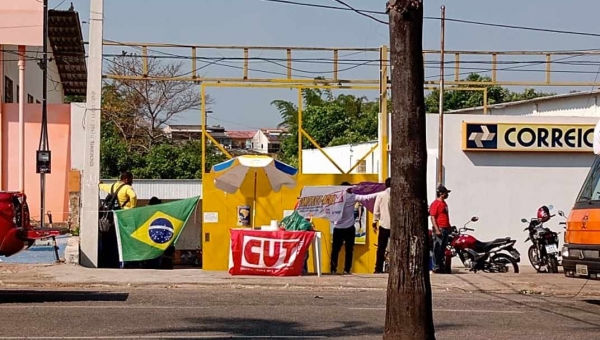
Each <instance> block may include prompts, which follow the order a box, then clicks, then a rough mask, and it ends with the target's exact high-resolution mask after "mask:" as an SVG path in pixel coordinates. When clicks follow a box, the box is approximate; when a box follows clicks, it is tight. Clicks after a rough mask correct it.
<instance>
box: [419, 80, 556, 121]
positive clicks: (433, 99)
mask: <svg viewBox="0 0 600 340" xmlns="http://www.w3.org/2000/svg"><path fill="white" fill-rule="evenodd" d="M464 80H465V81H471V82H485V81H491V78H490V77H487V76H481V75H479V74H477V73H472V74H470V75H469V76H468V77H466V78H465V79H464ZM469 87H480V88H484V87H486V86H485V85H469ZM487 92H488V94H487V95H488V105H492V104H500V103H507V102H514V101H519V100H527V99H534V98H538V97H545V96H551V95H554V93H545V92H538V91H536V90H535V89H532V88H526V89H525V90H524V91H523V92H512V91H509V90H508V89H505V88H503V87H501V86H497V85H496V86H487ZM439 98H440V92H439V91H438V90H433V91H431V92H430V93H429V94H428V95H427V96H426V97H425V106H426V109H427V112H428V113H437V112H439V105H440V104H439ZM477 106H483V91H462V90H458V91H452V90H451V88H449V89H447V90H446V91H445V92H444V111H451V110H460V109H466V108H471V107H477Z"/></svg>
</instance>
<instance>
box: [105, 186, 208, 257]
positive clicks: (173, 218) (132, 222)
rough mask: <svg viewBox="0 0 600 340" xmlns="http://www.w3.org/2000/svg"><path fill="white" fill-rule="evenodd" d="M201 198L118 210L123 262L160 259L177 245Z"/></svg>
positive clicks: (120, 253)
mask: <svg viewBox="0 0 600 340" xmlns="http://www.w3.org/2000/svg"><path fill="white" fill-rule="evenodd" d="M199 198H200V197H193V198H188V199H184V200H178V201H174V202H169V203H164V204H157V205H149V206H145V207H141V208H135V209H128V210H118V211H115V213H114V216H115V226H116V230H117V240H118V242H119V259H120V261H121V262H127V261H143V260H150V259H154V258H157V257H159V256H161V255H162V254H163V252H164V251H165V249H167V248H168V247H169V246H170V245H171V244H173V243H175V242H176V241H177V239H178V238H179V235H180V234H181V230H182V229H183V227H184V226H185V224H186V222H187V221H188V219H189V218H190V216H191V215H192V212H193V211H194V208H196V205H197V204H198V200H199Z"/></svg>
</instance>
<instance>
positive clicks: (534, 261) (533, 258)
mask: <svg viewBox="0 0 600 340" xmlns="http://www.w3.org/2000/svg"><path fill="white" fill-rule="evenodd" d="M527 255H528V256H529V262H530V263H531V266H532V267H533V269H535V271H537V272H538V273H540V272H541V271H542V265H541V262H542V260H541V259H540V252H539V251H538V249H537V247H536V246H535V245H532V246H531V247H529V250H528V251H527Z"/></svg>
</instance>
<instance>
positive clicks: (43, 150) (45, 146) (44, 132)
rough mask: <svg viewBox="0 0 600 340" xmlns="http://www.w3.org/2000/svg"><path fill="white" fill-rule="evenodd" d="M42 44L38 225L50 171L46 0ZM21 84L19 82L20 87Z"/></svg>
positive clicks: (43, 211)
mask: <svg viewBox="0 0 600 340" xmlns="http://www.w3.org/2000/svg"><path fill="white" fill-rule="evenodd" d="M43 4H44V19H43V26H44V28H43V38H44V41H43V44H42V61H41V63H40V67H41V68H42V78H43V79H42V124H41V125H42V126H41V131H40V143H39V146H38V150H37V153H36V172H37V173H38V174H40V227H41V228H44V225H45V217H44V216H45V211H46V174H49V173H51V154H50V145H49V142H48V0H44V3H43ZM22 86H23V84H21V87H22Z"/></svg>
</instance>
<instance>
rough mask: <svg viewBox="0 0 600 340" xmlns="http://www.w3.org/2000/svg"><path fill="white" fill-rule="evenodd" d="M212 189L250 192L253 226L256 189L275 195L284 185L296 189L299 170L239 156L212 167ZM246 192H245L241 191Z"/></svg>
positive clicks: (270, 159)
mask: <svg viewBox="0 0 600 340" xmlns="http://www.w3.org/2000/svg"><path fill="white" fill-rule="evenodd" d="M212 172H213V173H215V174H216V177H215V186H216V187H217V188H218V189H221V190H223V191H225V192H227V193H230V194H233V193H235V192H237V191H238V190H241V191H242V192H248V191H249V189H251V190H252V193H253V198H254V208H253V218H252V225H253V226H254V217H255V212H256V196H257V188H259V187H260V189H261V191H263V192H264V191H267V190H268V191H269V192H272V191H274V192H278V191H280V190H281V188H282V187H283V186H286V187H288V188H293V187H295V186H296V180H295V178H294V177H295V176H296V174H297V173H298V169H296V168H294V167H292V166H290V165H287V164H285V163H283V162H280V161H278V160H276V159H273V158H272V157H268V156H255V155H247V156H239V157H236V158H232V159H230V160H228V161H225V162H223V163H219V164H216V165H214V166H213V168H212ZM244 189H246V190H244Z"/></svg>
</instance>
